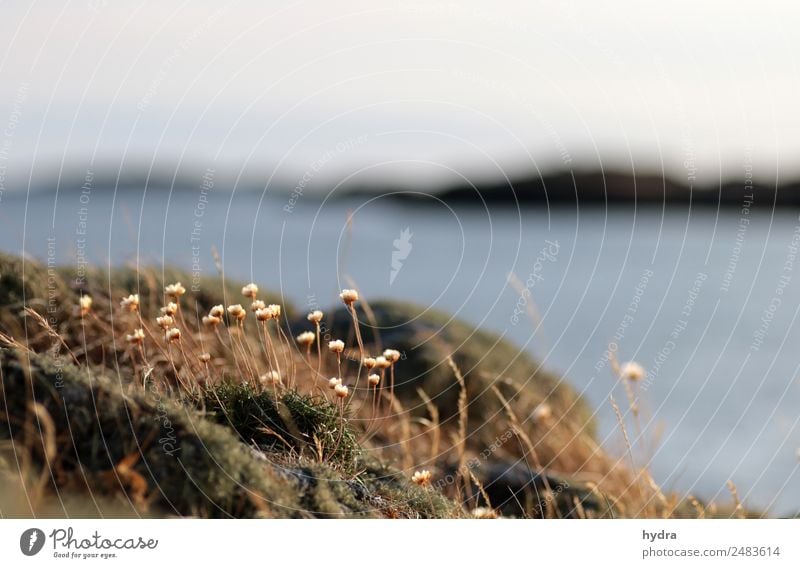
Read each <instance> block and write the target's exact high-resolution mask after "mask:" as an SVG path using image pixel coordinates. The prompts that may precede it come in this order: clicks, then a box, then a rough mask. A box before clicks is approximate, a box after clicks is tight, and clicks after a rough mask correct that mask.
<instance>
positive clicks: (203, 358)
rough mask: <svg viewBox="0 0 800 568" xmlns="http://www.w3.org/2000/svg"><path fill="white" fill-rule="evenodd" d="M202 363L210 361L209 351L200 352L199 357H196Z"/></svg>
mask: <svg viewBox="0 0 800 568" xmlns="http://www.w3.org/2000/svg"><path fill="white" fill-rule="evenodd" d="M198 359H200V361H201V362H202V363H208V362H209V361H211V353H200V357H198Z"/></svg>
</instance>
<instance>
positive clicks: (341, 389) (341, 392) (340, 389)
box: [333, 384, 350, 398]
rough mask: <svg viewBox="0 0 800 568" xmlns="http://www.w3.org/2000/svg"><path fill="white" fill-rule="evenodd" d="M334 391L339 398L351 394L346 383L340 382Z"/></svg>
mask: <svg viewBox="0 0 800 568" xmlns="http://www.w3.org/2000/svg"><path fill="white" fill-rule="evenodd" d="M333 392H334V393H336V396H338V397H339V398H346V397H347V395H348V394H350V389H348V388H347V387H346V386H345V385H342V384H338V385H336V386H335V387H333Z"/></svg>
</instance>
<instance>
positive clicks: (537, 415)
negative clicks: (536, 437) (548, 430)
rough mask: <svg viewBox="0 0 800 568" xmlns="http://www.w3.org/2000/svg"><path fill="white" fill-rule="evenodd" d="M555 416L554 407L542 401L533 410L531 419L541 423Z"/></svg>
mask: <svg viewBox="0 0 800 568" xmlns="http://www.w3.org/2000/svg"><path fill="white" fill-rule="evenodd" d="M551 416H553V409H552V408H550V405H549V404H547V403H546V402H543V403H541V404H540V405H538V406H537V407H536V408H534V409H533V412H531V421H532V422H533V423H534V424H541V423H542V422H547V421H548V420H550V417H551Z"/></svg>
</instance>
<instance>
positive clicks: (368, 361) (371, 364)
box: [363, 357, 378, 371]
mask: <svg viewBox="0 0 800 568" xmlns="http://www.w3.org/2000/svg"><path fill="white" fill-rule="evenodd" d="M363 363H364V366H365V367H366V368H367V370H368V371H369V370H370V369H374V368H375V365H377V364H378V362H377V361H375V357H364V361H363Z"/></svg>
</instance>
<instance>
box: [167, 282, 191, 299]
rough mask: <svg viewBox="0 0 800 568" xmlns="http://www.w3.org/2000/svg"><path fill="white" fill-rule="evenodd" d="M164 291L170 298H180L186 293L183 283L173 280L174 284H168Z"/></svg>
mask: <svg viewBox="0 0 800 568" xmlns="http://www.w3.org/2000/svg"><path fill="white" fill-rule="evenodd" d="M164 293H166V295H167V296H170V297H171V298H176V299H177V298H180V297H181V296H183V295H184V294H185V293H186V288H184V287H183V284H181V283H180V282H175V284H170V285H169V286H167V287H166V288H164Z"/></svg>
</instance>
